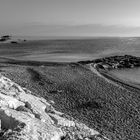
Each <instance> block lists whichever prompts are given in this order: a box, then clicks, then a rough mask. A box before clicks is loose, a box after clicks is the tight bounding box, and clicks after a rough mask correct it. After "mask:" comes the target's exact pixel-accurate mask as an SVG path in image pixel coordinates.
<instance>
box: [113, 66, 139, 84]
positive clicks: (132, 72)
mask: <svg viewBox="0 0 140 140" xmlns="http://www.w3.org/2000/svg"><path fill="white" fill-rule="evenodd" d="M111 74H113V75H115V76H116V77H118V78H119V79H122V80H124V81H127V82H133V83H135V84H138V85H140V68H133V69H124V70H112V71H111Z"/></svg>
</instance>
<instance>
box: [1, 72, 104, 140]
mask: <svg viewBox="0 0 140 140" xmlns="http://www.w3.org/2000/svg"><path fill="white" fill-rule="evenodd" d="M51 103H52V102H50V103H49V101H48V102H47V101H46V100H45V99H43V98H40V97H36V96H33V95H32V94H31V91H29V90H27V89H25V88H21V87H20V86H19V85H17V84H16V83H14V82H12V81H11V80H9V79H8V78H6V77H4V76H2V75H0V120H1V131H0V139H2V140H4V139H5V140H8V139H9V140H107V138H105V137H103V136H102V135H100V134H99V133H98V132H97V131H95V130H93V129H90V128H88V127H87V126H86V125H84V124H82V123H78V122H77V121H75V120H73V119H72V118H70V117H68V116H66V115H65V114H63V113H60V112H58V111H56V110H55V109H54V108H53V107H52V105H51Z"/></svg>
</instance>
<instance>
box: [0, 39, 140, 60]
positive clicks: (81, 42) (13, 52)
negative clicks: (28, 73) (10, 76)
mask: <svg viewBox="0 0 140 140" xmlns="http://www.w3.org/2000/svg"><path fill="white" fill-rule="evenodd" d="M25 39H27V41H26V42H23V41H21V40H19V44H10V43H5V44H0V56H2V57H10V58H15V59H23V60H36V61H56V62H58V61H59V62H71V61H72V62H73V61H80V60H89V59H95V58H99V57H104V56H109V55H118V54H119V55H120V54H131V55H135V56H140V38H93V39H91V38H90V39H88V38H86V39H65V40H62V39H61V40H47V39H46V40H45V39H43V40H41V39H40V40H30V39H29V40H28V38H25Z"/></svg>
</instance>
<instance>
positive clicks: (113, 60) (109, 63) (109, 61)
mask: <svg viewBox="0 0 140 140" xmlns="http://www.w3.org/2000/svg"><path fill="white" fill-rule="evenodd" d="M79 63H81V64H91V63H92V64H93V65H94V66H95V67H96V68H99V69H107V70H111V69H122V68H134V67H140V57H136V56H131V55H124V56H110V57H105V58H99V59H96V60H91V61H80V62H79Z"/></svg>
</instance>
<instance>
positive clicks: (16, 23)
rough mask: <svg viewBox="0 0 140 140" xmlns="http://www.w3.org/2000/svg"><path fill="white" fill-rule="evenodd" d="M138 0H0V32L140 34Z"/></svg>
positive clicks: (98, 34) (29, 33)
mask: <svg viewBox="0 0 140 140" xmlns="http://www.w3.org/2000/svg"><path fill="white" fill-rule="evenodd" d="M139 7H140V0H0V34H14V35H29V36H30V35H31V36H32V35H33V36H140V8H139Z"/></svg>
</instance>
